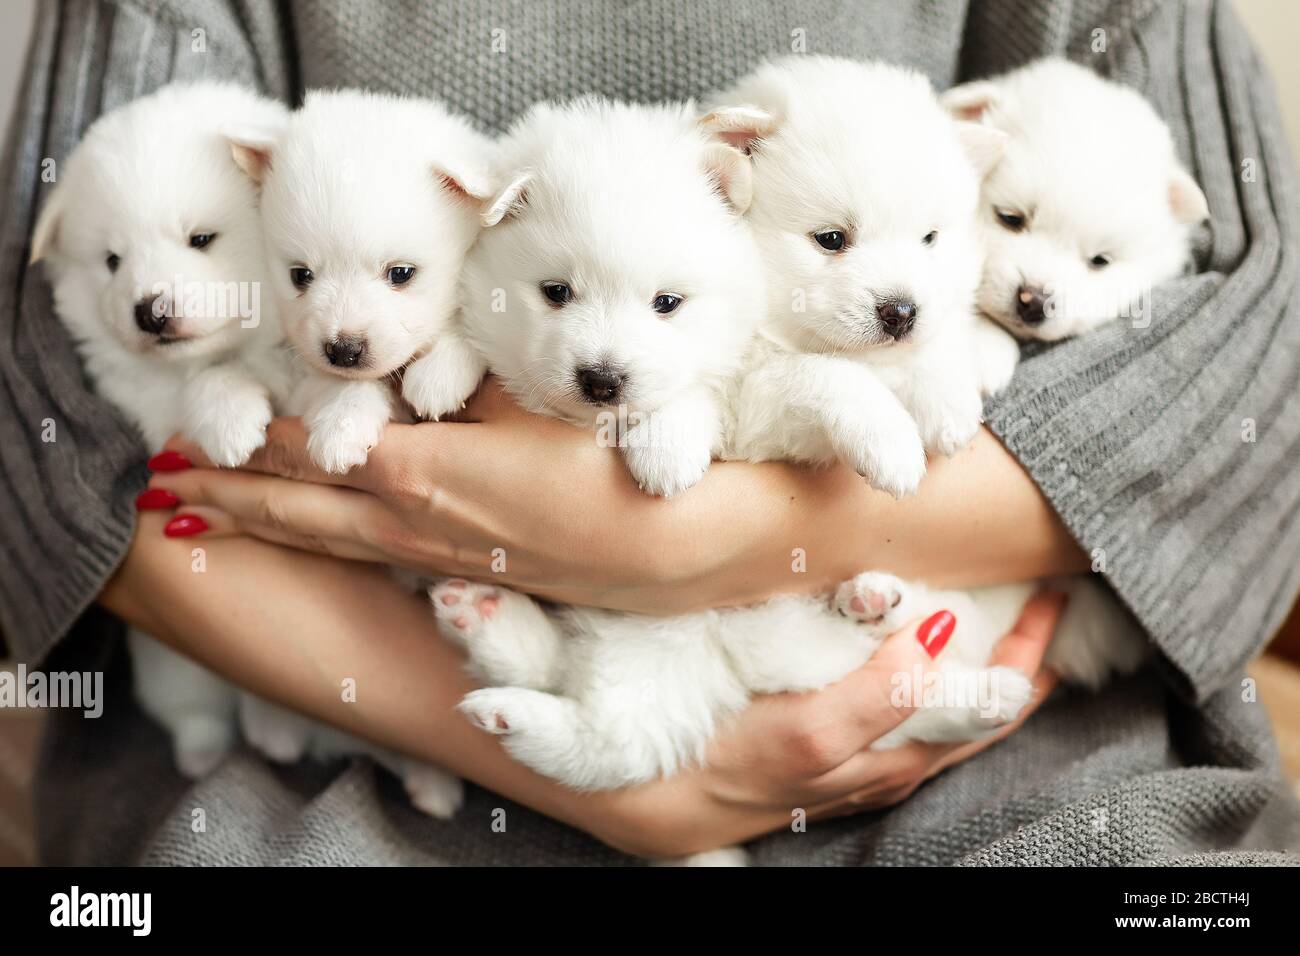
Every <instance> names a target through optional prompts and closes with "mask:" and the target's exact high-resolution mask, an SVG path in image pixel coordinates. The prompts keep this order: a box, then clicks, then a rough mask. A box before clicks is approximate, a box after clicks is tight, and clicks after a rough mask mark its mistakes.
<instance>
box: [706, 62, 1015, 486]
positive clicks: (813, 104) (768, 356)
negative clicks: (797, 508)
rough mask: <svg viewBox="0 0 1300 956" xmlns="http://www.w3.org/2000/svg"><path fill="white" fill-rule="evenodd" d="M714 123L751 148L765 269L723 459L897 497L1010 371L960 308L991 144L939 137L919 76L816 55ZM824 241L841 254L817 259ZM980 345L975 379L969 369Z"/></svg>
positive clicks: (965, 300) (760, 81)
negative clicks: (764, 301)
mask: <svg viewBox="0 0 1300 956" xmlns="http://www.w3.org/2000/svg"><path fill="white" fill-rule="evenodd" d="M712 116H713V118H714V119H715V121H716V122H717V123H718V124H719V126H721V127H723V128H725V129H727V130H728V131H729V132H730V135H731V136H733V137H734V138H735V139H737V140H739V141H741V142H744V143H745V144H746V145H748V146H750V148H751V149H752V151H753V170H754V171H753V179H754V197H753V202H752V204H751V206H750V209H749V213H748V218H749V221H750V223H751V226H752V228H753V230H754V234H755V237H756V238H757V240H758V243H759V246H760V248H761V249H762V251H763V262H764V266H765V268H766V270H767V289H768V316H769V320H768V323H767V325H766V326H765V327H764V329H763V335H764V338H765V340H766V343H765V345H764V347H763V349H762V351H761V353H760V355H759V362H758V364H757V367H756V368H755V369H754V371H753V372H752V373H751V374H749V375H748V376H747V377H746V379H745V384H744V388H743V391H742V393H741V398H740V409H739V425H738V428H737V435H736V443H735V447H734V448H733V453H734V454H735V456H737V457H743V458H748V459H750V460H763V459H767V458H784V459H791V458H793V459H795V460H800V461H811V462H826V461H831V460H835V459H839V460H841V461H844V462H846V463H847V464H849V465H851V466H852V467H853V468H854V469H855V470H856V471H858V472H859V473H860V474H862V475H864V476H865V477H866V478H867V479H868V481H870V482H871V484H872V485H874V486H875V487H878V488H881V489H882V490H884V491H887V492H889V493H891V494H893V495H896V496H902V495H905V494H908V493H910V492H911V491H913V490H914V489H915V488H916V485H917V484H918V483H919V482H920V480H921V477H922V475H923V474H924V472H925V452H926V451H931V452H937V453H940V454H945V455H950V454H952V453H954V452H955V451H957V450H958V449H960V448H962V447H964V446H965V445H967V444H968V443H969V442H970V440H971V439H972V438H973V437H974V435H975V432H976V430H977V429H978V427H979V424H980V414H981V401H980V398H981V393H989V392H991V391H994V390H995V389H996V388H997V387H1000V385H1002V384H1005V379H1006V378H1008V377H1009V375H1010V370H1011V369H1012V368H1013V367H1014V343H1012V342H1011V341H1010V340H1009V339H1007V338H1006V336H1005V335H1002V333H1000V332H996V331H991V330H988V329H981V328H980V324H979V323H978V322H977V320H976V317H975V314H974V308H973V293H974V289H975V286H976V284H977V282H978V280H979V275H980V266H981V251H980V246H979V242H978V239H977V235H976V229H975V219H974V217H975V208H976V200H977V196H978V191H979V171H980V169H981V168H982V167H984V166H985V165H987V164H988V163H989V162H992V161H993V160H994V159H995V158H996V156H997V153H998V150H999V149H1000V147H1001V139H1002V138H1001V136H1000V135H999V134H997V133H996V132H994V131H991V130H987V129H984V128H982V127H979V126H975V125H973V124H956V123H953V122H952V120H951V118H950V117H949V116H947V115H946V114H945V112H944V111H943V110H942V109H941V108H940V106H939V105H938V101H937V100H936V98H935V95H934V92H933V91H932V90H931V88H930V84H929V82H928V81H927V80H926V79H925V78H924V77H923V76H922V75H920V74H918V73H914V72H912V71H909V70H903V69H900V68H897V67H892V66H886V65H883V64H859V63H851V62H849V61H847V60H838V59H832V58H829V57H803V56H800V57H791V58H788V59H785V60H781V61H778V62H776V63H771V64H768V65H766V66H763V67H760V68H759V69H758V70H757V71H756V72H755V73H753V74H752V75H750V76H749V77H747V78H745V79H743V80H742V81H741V82H740V83H739V84H738V85H737V86H736V87H735V88H734V89H732V90H730V91H728V92H727V93H724V94H722V95H721V96H719V97H717V98H716V99H715V102H714V113H713V114H712ZM829 230H834V231H837V232H839V233H841V234H842V235H843V236H844V237H845V239H844V243H843V248H842V249H840V250H838V251H828V250H826V249H825V248H823V247H822V246H820V245H819V244H818V242H817V240H816V238H815V236H816V235H818V234H820V233H825V232H827V231H829ZM927 237H929V238H928V239H927ZM890 300H901V301H905V302H907V303H910V304H912V305H913V306H915V308H916V318H915V325H914V326H913V327H912V328H911V329H910V331H908V332H907V333H906V334H905V335H902V336H900V337H898V338H895V337H893V336H891V335H890V334H888V332H887V331H886V327H885V325H884V324H883V323H882V321H881V319H880V317H879V315H878V314H877V310H878V307H879V306H882V305H883V304H885V303H887V302H888V301H890ZM999 338H1000V339H1001V340H1002V341H999ZM984 348H989V349H991V350H992V351H993V353H994V357H993V358H991V359H990V361H989V368H988V371H987V375H986V376H985V375H982V374H981V373H982V371H983V369H982V368H981V366H980V365H979V364H978V363H975V362H972V361H971V355H972V352H973V351H975V350H977V349H984ZM986 379H987V380H986Z"/></svg>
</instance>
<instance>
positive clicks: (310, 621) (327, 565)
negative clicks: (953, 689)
mask: <svg viewBox="0 0 1300 956" xmlns="http://www.w3.org/2000/svg"><path fill="white" fill-rule="evenodd" d="M168 517H169V516H168V515H167V514H160V513H154V514H144V515H142V516H141V521H140V526H139V529H138V533H137V536H136V539H135V542H134V544H133V546H132V549H131V552H130V554H129V555H128V557H127V560H126V562H125V563H124V564H123V566H122V568H121V569H120V570H119V572H118V574H117V575H116V576H115V577H114V578H113V580H112V582H111V583H110V584H109V586H108V588H107V589H106V590H105V592H104V594H103V595H101V602H102V603H103V604H105V605H106V606H107V607H108V608H109V609H110V610H112V611H113V612H114V613H116V614H119V615H120V616H122V617H124V618H125V619H126V620H127V621H129V622H130V623H132V624H134V625H136V626H138V627H141V628H143V629H145V630H147V631H148V632H149V633H151V634H153V635H154V636H155V637H157V638H159V639H160V640H163V641H165V642H167V643H168V644H171V645H172V646H173V647H175V648H177V649H178V650H180V651H182V652H183V653H185V654H188V655H190V656H192V657H194V658H196V659H198V660H199V661H201V662H202V663H204V664H206V665H207V666H209V667H211V668H212V669H213V670H215V671H217V672H218V673H221V674H222V675H224V676H225V677H227V678H228V679H230V680H231V681H233V682H234V683H236V684H238V685H240V686H242V687H245V688H248V689H250V690H252V691H254V692H255V693H258V694H260V695H261V696H263V697H265V698H267V699H269V700H274V701H276V702H278V703H280V704H283V705H284V706H287V707H290V708H292V709H294V710H297V711H299V712H302V713H306V714H309V715H311V716H313V717H315V718H317V719H319V720H322V721H325V722H327V723H329V724H332V725H334V726H337V727H340V728H341V729H343V730H346V731H348V732H350V733H353V734H356V735H357V736H360V737H363V738H365V739H368V740H371V741H373V742H375V743H378V744H380V745H382V746H385V747H389V748H391V749H393V750H397V751H401V752H404V753H407V754H410V755H411V756H414V757H417V758H421V759H424V760H428V761H430V762H433V763H437V764H439V765H440V766H443V767H446V768H447V769H449V770H451V771H452V772H454V773H457V774H460V775H461V776H463V777H466V778H468V779H470V780H473V781H474V782H476V783H478V784H480V785H481V786H484V787H487V788H489V789H491V790H494V791H496V792H498V793H502V794H504V795H506V796H507V797H510V798H511V799H513V800H516V801H518V802H520V803H522V804H525V805H527V806H530V807H532V808H533V809H535V810H537V811H539V812H541V813H544V814H546V815H548V816H551V817H554V818H556V819H558V820H562V821H564V822H567V823H569V824H571V825H573V826H575V827H578V828H579V829H582V830H585V831H587V832H589V833H591V834H593V835H594V836H596V837H597V838H599V839H601V840H603V841H605V842H606V843H609V844H611V845H613V846H616V847H619V848H621V849H625V850H629V851H632V852H636V853H639V854H641V855H644V856H661V857H663V856H679V855H683V854H686V853H693V852H697V851H701V850H707V849H713V848H715V847H718V846H723V845H727V844H730V843H736V842H740V841H744V840H747V839H751V838H753V837H756V836H759V835H761V834H764V833H768V832H771V831H773V830H777V829H782V828H784V827H788V826H789V825H790V823H791V819H792V814H793V813H794V812H795V811H796V810H798V809H803V810H806V811H807V813H808V815H809V817H810V818H815V817H819V816H829V815H833V814H840V813H851V812H853V811H855V810H862V809H870V808H874V807H882V806H886V805H889V804H892V803H895V802H897V801H899V800H901V799H903V798H904V797H905V796H907V794H909V793H910V792H911V791H912V790H914V789H915V788H916V787H917V786H919V785H920V784H921V783H922V782H923V781H924V780H925V779H926V778H928V777H930V776H932V775H934V774H935V773H938V772H939V771H940V770H942V769H943V768H944V767H946V766H950V765H951V764H953V763H955V762H957V761H959V760H962V759H965V758H966V757H968V756H970V755H971V754H973V753H975V752H977V751H978V750H981V749H983V748H984V747H987V746H989V745H990V744H991V743H992V742H993V741H994V740H996V739H998V738H1000V737H1002V736H1005V735H1006V734H1007V733H1010V732H1011V731H1012V730H1014V727H1007V728H1003V729H1002V730H1000V731H999V732H998V733H997V734H996V735H995V736H993V737H990V738H989V739H986V740H983V741H980V742H978V743H974V744H963V745H957V746H942V745H929V744H912V745H908V746H906V747H902V748H899V749H897V750H889V751H879V752H876V751H871V750H869V749H867V748H868V747H869V745H870V743H871V742H872V741H873V740H875V739H877V738H878V737H880V736H881V734H883V733H885V732H887V731H888V730H889V729H891V728H892V727H895V726H897V724H898V723H899V722H901V721H902V720H903V719H904V718H905V717H906V716H907V714H908V711H907V710H905V709H898V708H895V707H894V706H893V705H892V703H891V701H890V692H891V690H892V686H893V680H894V675H895V674H911V673H912V671H913V668H914V667H916V666H920V667H922V668H923V671H924V670H928V669H929V668H930V667H931V662H930V660H929V657H928V656H927V655H926V654H925V653H924V651H923V650H922V649H921V647H920V644H919V643H918V642H917V641H916V639H915V634H914V628H915V624H913V625H912V626H910V627H909V628H906V629H904V630H903V631H900V632H899V633H898V634H896V635H894V636H893V637H891V638H889V639H888V640H887V641H886V642H885V643H884V644H883V645H882V647H881V649H880V650H879V651H878V652H877V654H876V655H875V657H873V658H872V660H871V661H870V662H868V663H867V664H866V665H865V666H864V667H862V668H861V669H859V670H858V671H856V672H854V673H853V674H850V675H849V676H848V677H846V678H845V679H844V680H842V681H840V682H839V683H837V684H835V685H833V686H831V687H828V688H827V689H825V690H823V691H820V692H818V693H811V694H785V695H779V696H774V697H765V698H760V699H758V700H756V701H755V702H754V703H753V704H752V705H751V706H750V707H749V708H747V709H746V710H745V711H743V712H742V713H740V714H738V715H737V716H736V717H735V718H733V719H732V720H731V721H730V722H729V723H728V724H727V725H726V726H725V727H724V729H723V731H722V732H721V733H720V734H719V735H718V737H717V739H716V741H715V742H714V745H713V747H712V749H711V751H710V754H709V758H708V761H707V764H706V765H705V766H704V767H703V768H701V769H698V770H693V771H689V772H685V773H681V774H678V775H676V776H674V777H671V778H669V779H667V780H661V781H656V782H653V783H649V784H645V785H643V786H639V787H633V788H630V789H626V790H616V791H608V792H603V793H577V792H575V791H572V790H568V789H566V788H564V787H562V786H560V785H558V784H556V783H554V782H552V781H550V780H547V779H545V778H543V777H540V776H538V775H537V774H535V773H533V772H532V771H530V770H528V769H527V768H526V767H524V766H523V765H521V764H518V763H515V762H514V761H513V760H511V759H510V758H509V756H508V755H507V754H506V753H505V751H504V750H503V749H502V748H501V746H500V743H499V740H498V738H496V737H494V736H492V735H489V734H485V733H483V732H481V731H479V730H477V729H475V728H474V727H473V726H472V725H471V724H470V723H469V721H468V720H466V719H465V718H464V717H463V716H462V715H461V714H460V713H459V712H458V711H456V710H455V709H454V708H455V705H456V704H457V703H458V702H459V701H460V699H461V697H463V696H464V695H465V694H466V693H468V692H469V691H470V690H471V689H472V688H473V684H472V682H471V681H470V680H469V678H468V677H467V676H466V675H465V673H464V670H463V666H462V665H463V659H462V658H461V656H460V654H459V652H458V651H456V650H455V649H454V648H452V647H451V646H450V645H449V644H447V643H446V642H444V641H442V640H441V639H440V638H439V637H438V635H437V632H436V629H435V625H434V621H433V617H432V614H431V613H430V611H429V608H428V604H427V602H426V601H425V600H423V599H422V598H421V597H420V596H417V595H415V594H412V593H410V592H409V591H407V590H405V589H403V588H402V587H401V586H399V585H398V584H397V583H395V582H394V581H393V580H392V579H391V577H390V576H389V575H388V574H387V573H386V572H385V571H384V570H383V569H381V568H377V567H369V566H366V565H361V564H356V563H353V562H347V561H339V560H336V559H333V558H327V557H321V556H319V555H316V554H311V553H308V552H305V551H301V550H295V549H289V548H283V547H279V546H276V545H271V544H267V543H264V542H261V541H257V540H254V539H250V538H244V537H238V536H231V537H218V538H214V539H212V540H210V541H204V542H202V555H201V560H200V556H198V555H196V554H195V553H194V548H195V546H196V545H197V544H198V542H195V541H193V540H192V539H190V540H186V539H179V538H167V537H165V536H163V534H162V526H163V524H164V523H165V521H166V520H167V518H168ZM1060 608H1061V599H1060V598H1044V597H1040V598H1037V599H1035V600H1034V601H1033V602H1031V603H1030V605H1029V606H1028V607H1027V608H1026V611H1025V613H1024V615H1023V616H1022V618H1021V621H1020V623H1019V624H1018V625H1017V627H1016V629H1015V632H1014V633H1013V634H1012V635H1011V636H1010V637H1008V638H1006V639H1004V640H1003V641H1002V643H1001V644H999V646H998V648H997V652H996V659H995V661H994V663H1000V664H1006V665H1009V666H1013V667H1016V668H1018V669H1020V670H1022V671H1024V673H1026V674H1035V673H1036V674H1037V677H1036V679H1035V684H1036V686H1037V690H1038V693H1037V694H1036V695H1035V700H1034V702H1033V704H1031V705H1030V707H1028V708H1026V714H1027V713H1028V711H1029V710H1032V709H1033V707H1034V706H1037V703H1038V702H1039V701H1040V700H1041V699H1042V697H1043V695H1045V694H1046V692H1047V690H1048V689H1049V688H1050V687H1051V684H1052V679H1051V677H1050V675H1048V674H1047V673H1045V672H1042V671H1040V670H1039V666H1040V661H1041V659H1042V656H1043V652H1044V650H1045V649H1046V646H1047V643H1048V641H1049V640H1050V638H1051V632H1052V628H1053V627H1054V625H1055V622H1056V619H1057V617H1058V616H1059V613H1060ZM345 680H346V681H348V682H349V684H348V685H347V686H349V687H351V688H352V689H353V690H354V691H355V692H354V693H350V694H347V695H344V694H343V693H342V692H341V691H342V689H343V687H344V686H345V685H344V681H345ZM1023 717H1024V715H1022V718H1021V719H1022V720H1023Z"/></svg>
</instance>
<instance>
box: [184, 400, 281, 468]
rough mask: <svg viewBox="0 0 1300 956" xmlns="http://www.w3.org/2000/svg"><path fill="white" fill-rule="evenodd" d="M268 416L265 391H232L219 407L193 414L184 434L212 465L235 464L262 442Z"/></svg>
mask: <svg viewBox="0 0 1300 956" xmlns="http://www.w3.org/2000/svg"><path fill="white" fill-rule="evenodd" d="M271 417H272V411H271V403H270V401H269V400H268V399H267V397H266V396H265V395H261V394H256V393H251V394H239V393H238V392H236V393H234V394H231V395H229V396H227V397H226V399H225V401H224V402H223V404H222V405H221V407H220V408H219V409H215V408H214V409H209V410H207V411H206V412H205V413H203V414H199V415H197V416H194V419H193V421H192V423H191V424H190V426H189V428H188V434H189V437H190V438H191V439H192V440H193V441H195V442H197V443H198V446H199V447H200V448H202V449H203V453H204V454H205V455H207V456H208V458H209V459H211V460H212V463H213V464H214V465H217V466H218V467H220V468H238V467H239V466H240V465H242V464H244V463H245V462H247V461H248V459H249V457H250V456H251V455H252V454H253V452H255V451H257V449H259V448H261V447H262V445H263V444H264V443H265V442H266V426H267V425H269V424H270V423H271Z"/></svg>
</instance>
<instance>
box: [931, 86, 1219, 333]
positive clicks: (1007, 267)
mask: <svg viewBox="0 0 1300 956" xmlns="http://www.w3.org/2000/svg"><path fill="white" fill-rule="evenodd" d="M944 103H945V105H947V106H948V108H949V109H951V110H952V111H953V112H954V113H955V114H957V115H958V116H960V117H963V118H967V119H973V120H979V121H981V122H983V123H985V124H987V125H988V126H990V127H991V128H996V129H998V130H1001V131H1002V132H1004V133H1005V134H1006V135H1007V144H1006V148H1005V150H1004V154H1003V157H1002V159H1001V161H1000V162H998V163H997V164H996V165H995V166H994V167H993V168H992V170H991V172H990V173H989V174H988V176H987V178H986V179H985V181H984V185H983V191H982V197H981V209H980V214H979V219H980V229H981V235H982V239H983V243H984V247H985V269H984V276H983V279H982V281H981V284H980V287H979V291H978V296H977V302H978V305H979V307H980V309H981V310H982V311H983V312H985V313H986V314H987V315H989V316H990V317H992V318H994V319H996V320H997V321H998V322H1000V323H1002V324H1003V325H1004V326H1006V327H1007V328H1008V329H1009V330H1010V331H1012V332H1013V333H1015V334H1016V335H1019V336H1021V337H1023V338H1036V339H1045V340H1055V339H1061V338H1065V337H1067V336H1072V335H1077V334H1079V333H1081V332H1086V331H1088V330H1089V329H1091V328H1094V327H1095V326H1097V325H1099V324H1101V323H1103V322H1107V321H1109V320H1111V319H1114V318H1116V317H1119V316H1126V317H1130V318H1133V319H1134V320H1135V321H1139V320H1141V318H1142V317H1143V315H1144V311H1145V309H1146V308H1147V306H1148V304H1149V296H1150V290H1151V288H1152V286H1154V285H1155V284H1156V283H1158V282H1161V281H1163V280H1165V279H1168V278H1170V277H1171V276H1173V275H1176V274H1177V273H1178V272H1179V270H1180V269H1181V268H1182V266H1183V265H1184V263H1185V261H1186V258H1187V247H1188V236H1189V230H1190V227H1191V226H1192V225H1193V224H1195V223H1196V222H1198V221H1200V220H1201V219H1203V218H1204V217H1205V215H1206V214H1207V211H1208V210H1207V207H1206V203H1205V197H1204V195H1203V194H1202V192H1201V190H1200V188H1199V187H1198V186H1197V185H1196V183H1195V182H1194V181H1193V180H1192V179H1191V178H1190V177H1189V176H1188V175H1187V173H1186V172H1184V171H1183V170H1182V169H1181V168H1180V167H1179V165H1178V162H1177V159H1176V158H1175V155H1174V150H1173V144H1172V141H1171V139H1170V136H1169V132H1168V130H1167V128H1166V127H1165V125H1164V124H1163V123H1162V122H1161V121H1160V119H1159V117H1158V116H1157V115H1156V113H1155V111H1154V110H1152V109H1151V107H1150V106H1149V105H1148V104H1147V103H1146V102H1145V101H1144V100H1143V99H1142V98H1141V97H1139V96H1138V95H1137V94H1136V93H1134V92H1133V91H1132V90H1129V89H1126V88H1124V87H1121V86H1118V85H1116V84H1114V83H1109V82H1107V81H1105V80H1103V79H1101V78H1100V77H1098V76H1096V75H1095V74H1093V73H1092V72H1091V71H1089V70H1086V69H1083V68H1082V67H1078V66H1074V65H1072V64H1069V63H1065V62H1062V61H1044V62H1041V63H1038V64H1034V65H1032V66H1029V67H1026V68H1025V69H1023V70H1020V71H1018V72H1016V73H1012V74H1009V75H1008V76H1006V77H1004V78H1002V79H1000V80H997V81H994V82H991V83H984V82H981V83H972V84H969V85H967V86H963V87H957V88H955V89H953V90H951V91H949V92H948V93H947V94H945V96H944Z"/></svg>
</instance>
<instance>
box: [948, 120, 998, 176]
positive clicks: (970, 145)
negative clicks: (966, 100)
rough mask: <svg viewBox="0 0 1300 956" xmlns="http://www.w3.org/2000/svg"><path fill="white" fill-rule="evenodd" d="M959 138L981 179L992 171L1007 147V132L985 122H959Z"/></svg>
mask: <svg viewBox="0 0 1300 956" xmlns="http://www.w3.org/2000/svg"><path fill="white" fill-rule="evenodd" d="M957 139H958V140H960V141H961V148H962V151H963V152H965V153H966V158H967V159H968V160H969V161H970V164H971V166H973V167H974V168H975V172H976V173H977V174H978V175H979V177H980V179H983V178H984V177H985V176H987V175H988V174H989V173H990V172H992V170H993V167H994V166H996V165H997V164H998V163H999V162H1000V161H1001V160H1002V154H1003V153H1004V152H1006V148H1007V134H1006V133H1004V132H1002V130H1000V129H994V128H993V127H992V126H985V125H984V124H983V123H958V124H957Z"/></svg>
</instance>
